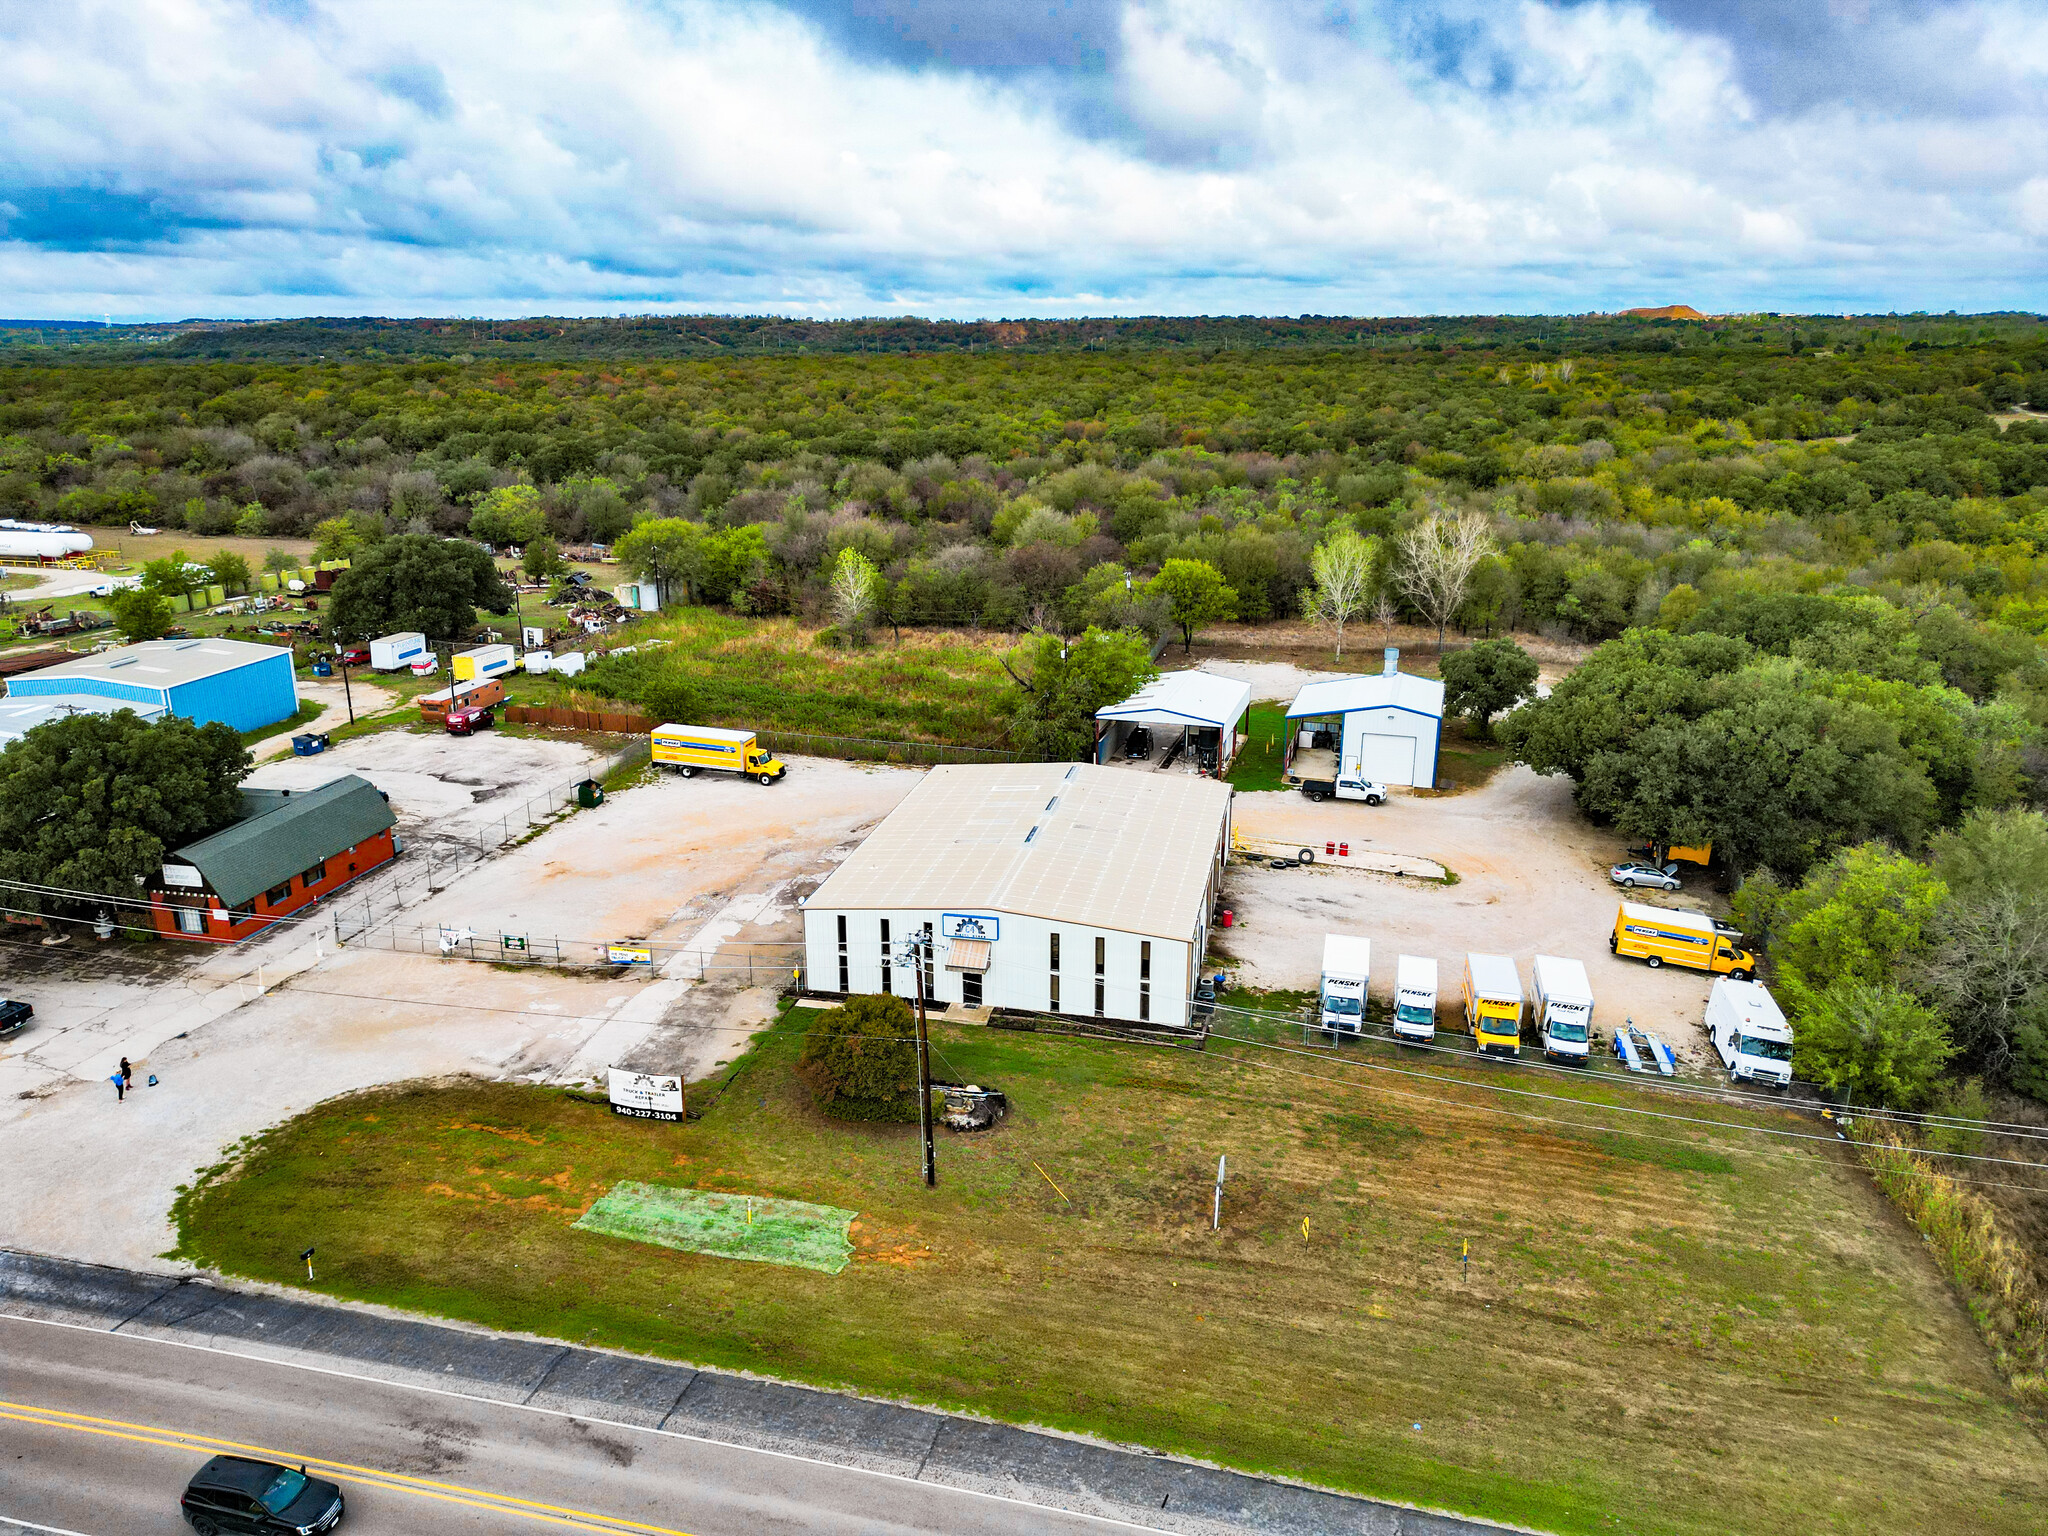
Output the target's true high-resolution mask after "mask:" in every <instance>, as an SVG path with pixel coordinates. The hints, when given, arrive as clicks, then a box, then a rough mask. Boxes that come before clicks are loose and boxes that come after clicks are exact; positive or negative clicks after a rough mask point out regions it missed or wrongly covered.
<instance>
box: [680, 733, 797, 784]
mask: <svg viewBox="0 0 2048 1536" xmlns="http://www.w3.org/2000/svg"><path fill="white" fill-rule="evenodd" d="M652 739H653V757H654V760H655V761H656V762H657V763H660V764H661V765H662V766H663V767H664V768H673V769H674V770H675V771H676V772H677V773H680V774H681V775H682V776H683V777H684V778H686V779H687V778H691V777H693V776H694V775H695V774H696V773H697V771H698V770H699V769H704V770H706V771H716V772H720V773H739V774H745V775H746V776H747V777H748V778H750V779H758V780H760V781H761V782H762V783H763V784H773V783H774V782H775V781H776V780H777V779H779V778H781V777H782V776H783V775H784V774H785V773H787V772H789V768H788V766H787V765H786V764H784V763H782V762H780V761H778V760H777V759H776V758H774V757H771V756H770V755H769V754H768V751H767V749H766V748H764V747H763V746H762V745H761V744H760V743H759V742H758V741H756V740H755V739H754V733H753V732H752V731H726V730H720V729H719V728H718V727H717V726H713V725H658V726H656V727H655V728H654V731H653V733H652Z"/></svg>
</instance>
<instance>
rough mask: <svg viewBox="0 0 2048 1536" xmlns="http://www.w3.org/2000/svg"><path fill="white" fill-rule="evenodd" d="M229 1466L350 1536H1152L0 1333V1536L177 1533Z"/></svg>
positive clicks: (211, 1357) (971, 1498)
mask: <svg viewBox="0 0 2048 1536" xmlns="http://www.w3.org/2000/svg"><path fill="white" fill-rule="evenodd" d="M221 1452H228V1453H232V1454H237V1455H246V1456H254V1457H259V1458H261V1459H264V1460H269V1461H277V1462H284V1463H287V1464H289V1465H292V1466H298V1465H299V1464H301V1463H304V1464H305V1466H306V1467H307V1469H308V1470H309V1471H311V1472H313V1473H315V1474H317V1475H318V1476H321V1477H324V1478H328V1479H330V1480H332V1481H334V1482H336V1483H339V1484H340V1485H341V1487H342V1489H343V1491H344V1493H345V1495H346V1496H347V1499H348V1507H349V1514H348V1519H347V1521H346V1522H345V1523H344V1526H343V1531H344V1533H346V1536H379V1533H382V1536H443V1533H446V1536H454V1533H462V1536H477V1533H483V1532H490V1533H494V1536H495V1533H505V1532H517V1531H521V1530H532V1531H535V1532H536V1533H538V1532H541V1531H547V1530H558V1531H589V1532H606V1533H622V1532H630V1533H637V1536H682V1533H687V1536H727V1533H731V1536H742V1533H746V1536H755V1533H761V1532H776V1531H863V1532H905V1533H909V1532H927V1531H929V1532H987V1533H991V1536H994V1533H1011V1532H1016V1533H1022V1532H1034V1533H1035V1532H1103V1531H1113V1530H1123V1531H1133V1530H1141V1529H1145V1527H1141V1526H1136V1525H1132V1524H1129V1523H1127V1522H1123V1521H1116V1520H1107V1519H1098V1518H1093V1517H1089V1516H1084V1515H1075V1514H1069V1513H1067V1512H1065V1511H1061V1510H1056V1509H1048V1508H1043V1507H1040V1506H1037V1505H1033V1504H1029V1503H1025V1502H1022V1501H1020V1500H1013V1499H1004V1498H996V1497H990V1496H987V1495H981V1494H974V1493H969V1492H965V1491H962V1490H959V1489H955V1488H949V1487H946V1486H943V1485H939V1484H934V1483H929V1482H921V1481H915V1480H912V1479H909V1478H904V1477H898V1476H891V1475H888V1474H883V1473H876V1472H865V1471H861V1470H858V1469H856V1468H851V1467H846V1466H839V1465H833V1464H829V1463H826V1462H820V1461H812V1460H807V1459H805V1458H802V1457H796V1456H786V1455H779V1454H776V1453H773V1452H767V1451H757V1450H749V1449H745V1448H742V1447H737V1446H731V1445H720V1444H715V1443H712V1442H708V1441H704V1440H700V1439H696V1438H693V1437H690V1436H686V1435H677V1434H672V1433H664V1432H661V1431H658V1430H649V1429H641V1428H635V1427H633V1426H630V1425H624V1424H613V1423H607V1422H603V1421H596V1420H590V1419H583V1418H576V1417H572V1416H570V1415H567V1414H561V1413H554V1412H548V1411H544V1410H540V1409H532V1408H523V1407H518V1406H514V1405H510V1404H505V1403H499V1402H491V1401H484V1400H479V1399H477V1398H473V1397H465V1396H458V1395H454V1394H443V1393H437V1392H433V1391H424V1390H421V1389H419V1388H416V1387H406V1386H397V1385H392V1384H390V1383H387V1382H382V1381H377V1380H373V1379H370V1378H368V1377H365V1376H357V1375H350V1374H346V1373H341V1372H330V1371H324V1370H314V1369H308V1368H305V1367H302V1366H293V1365H282V1364H275V1363H272V1362H269V1361H265V1360H261V1359H257V1358H253V1357H250V1356H246V1355H240V1354H232V1353H224V1352H221V1351H218V1350H213V1349H204V1348H195V1347H191V1346H188V1345H181V1344H175V1343H168V1342H162V1341H158V1340H154V1339H149V1338H137V1337H131V1336H126V1335H122V1334H110V1333H106V1332H102V1331H98V1330H93V1329H82V1328H75V1327H66V1326H62V1325H55V1324H49V1323H37V1322H28V1321H21V1320H15V1319H8V1318H0V1536H12V1530H13V1527H12V1526H10V1525H9V1523H8V1522H10V1521H12V1522H18V1523H20V1524H22V1525H25V1526H26V1527H27V1528H28V1529H31V1530H34V1529H36V1528H38V1527H42V1528H47V1529H51V1530H56V1531H63V1532H71V1533H78V1536H170V1533H174V1532H180V1531H184V1530H185V1529H186V1527H185V1525H184V1523H183V1521H182V1520H181V1519H180V1517H179V1514H178V1495H179V1494H180V1493H181V1492H182V1491H183V1489H184V1486H185V1482H186V1480H187V1479H188V1478H189V1477H190V1476H191V1474H192V1473H193V1471H195V1470H196V1469H197V1468H198V1467H199V1465H200V1464H201V1463H202V1462H204V1461H205V1460H206V1458H207V1457H209V1456H211V1455H215V1454H218V1453H221Z"/></svg>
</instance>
